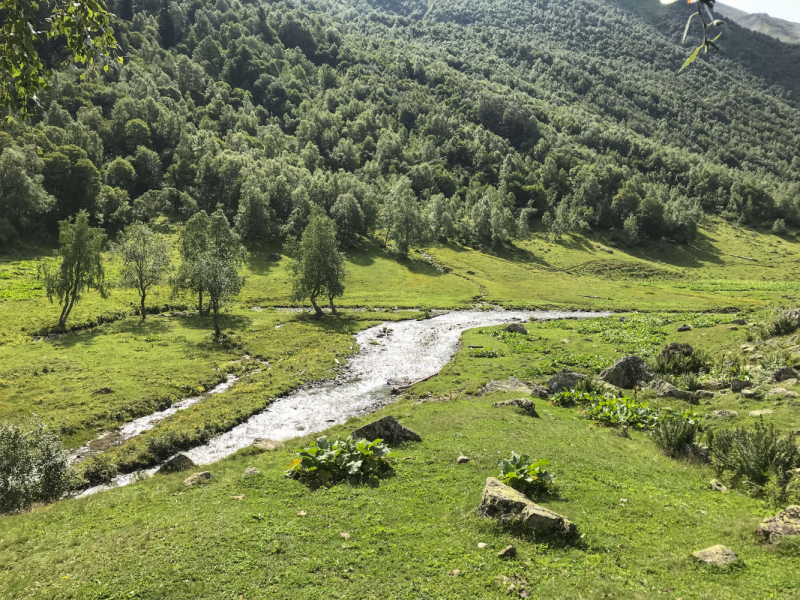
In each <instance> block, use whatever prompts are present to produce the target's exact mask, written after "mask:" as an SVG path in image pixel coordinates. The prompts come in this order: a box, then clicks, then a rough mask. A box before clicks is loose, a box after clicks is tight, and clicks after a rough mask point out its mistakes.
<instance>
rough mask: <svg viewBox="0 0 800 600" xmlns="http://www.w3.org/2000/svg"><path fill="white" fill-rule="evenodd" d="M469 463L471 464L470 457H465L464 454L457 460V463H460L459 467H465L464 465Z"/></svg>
mask: <svg viewBox="0 0 800 600" xmlns="http://www.w3.org/2000/svg"><path fill="white" fill-rule="evenodd" d="M468 462H469V457H467V456H464V455H463V454H462V455H461V456H459V457H458V458H457V459H456V463H458V464H459V465H463V464H464V463H468Z"/></svg>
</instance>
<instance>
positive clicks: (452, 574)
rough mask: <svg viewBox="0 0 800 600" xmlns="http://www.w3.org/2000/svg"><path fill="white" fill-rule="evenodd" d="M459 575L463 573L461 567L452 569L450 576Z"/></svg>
mask: <svg viewBox="0 0 800 600" xmlns="http://www.w3.org/2000/svg"><path fill="white" fill-rule="evenodd" d="M459 575H461V571H460V570H459V569H453V570H452V571H450V577H458V576H459Z"/></svg>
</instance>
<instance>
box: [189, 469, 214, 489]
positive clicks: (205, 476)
mask: <svg viewBox="0 0 800 600" xmlns="http://www.w3.org/2000/svg"><path fill="white" fill-rule="evenodd" d="M210 480H211V473H209V472H208V471H203V472H202V473H195V474H194V475H189V477H187V478H186V479H184V480H183V485H185V486H186V487H192V486H193V485H197V484H198V483H205V482H206V481H210Z"/></svg>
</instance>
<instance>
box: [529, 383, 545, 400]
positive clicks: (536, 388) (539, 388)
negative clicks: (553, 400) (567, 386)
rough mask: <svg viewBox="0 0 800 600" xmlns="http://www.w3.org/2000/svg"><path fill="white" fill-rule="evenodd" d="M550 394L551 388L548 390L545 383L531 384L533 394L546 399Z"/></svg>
mask: <svg viewBox="0 0 800 600" xmlns="http://www.w3.org/2000/svg"><path fill="white" fill-rule="evenodd" d="M549 395H550V390H548V389H547V388H546V387H544V386H543V385H537V384H533V385H531V396H534V397H536V398H542V399H545V398H547V397H548V396H549Z"/></svg>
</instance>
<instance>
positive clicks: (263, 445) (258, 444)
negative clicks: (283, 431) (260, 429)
mask: <svg viewBox="0 0 800 600" xmlns="http://www.w3.org/2000/svg"><path fill="white" fill-rule="evenodd" d="M250 445H251V446H252V447H253V448H258V449H259V450H263V451H264V452H272V451H273V450H277V449H278V448H280V447H281V446H283V442H277V441H275V440H271V439H269V438H256V439H254V440H253V443H252V444H250Z"/></svg>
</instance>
